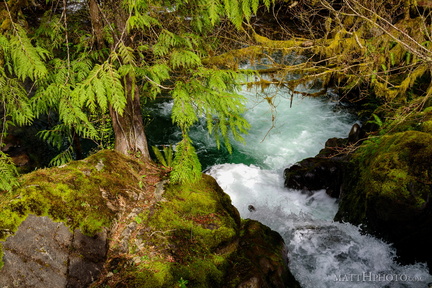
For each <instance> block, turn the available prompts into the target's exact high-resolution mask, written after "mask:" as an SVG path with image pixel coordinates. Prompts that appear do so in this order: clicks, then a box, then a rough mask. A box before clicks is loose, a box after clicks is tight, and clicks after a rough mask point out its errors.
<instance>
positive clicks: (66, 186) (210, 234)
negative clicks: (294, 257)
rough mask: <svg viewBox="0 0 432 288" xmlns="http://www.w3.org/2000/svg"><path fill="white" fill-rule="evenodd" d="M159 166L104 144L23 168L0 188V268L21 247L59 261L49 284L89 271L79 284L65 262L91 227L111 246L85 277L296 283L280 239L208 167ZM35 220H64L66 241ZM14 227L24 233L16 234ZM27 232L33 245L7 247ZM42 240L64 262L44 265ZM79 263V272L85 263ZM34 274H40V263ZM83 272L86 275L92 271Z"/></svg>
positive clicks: (117, 281) (145, 282)
mask: <svg viewBox="0 0 432 288" xmlns="http://www.w3.org/2000/svg"><path fill="white" fill-rule="evenodd" d="M165 174H166V173H165V171H164V169H163V168H159V167H156V166H155V165H153V164H151V163H146V164H144V163H140V162H137V161H135V160H132V159H129V158H127V157H125V156H122V155H119V154H118V153H116V152H114V151H102V152H99V153H97V154H95V155H93V156H91V157H89V158H87V159H85V160H82V161H75V162H71V163H70V164H68V165H65V166H62V167H57V168H51V169H43V170H38V171H35V172H33V173H30V174H28V175H25V176H23V177H22V179H21V186H20V188H18V189H16V190H14V191H12V192H9V193H2V194H0V208H1V210H0V237H1V241H6V242H2V243H3V244H4V245H0V247H1V246H3V247H4V248H5V249H6V250H5V252H7V253H4V255H3V254H2V258H3V261H4V263H6V264H5V267H4V269H6V268H7V267H6V266H7V265H10V264H11V263H18V262H16V261H15V262H13V261H9V260H10V259H11V257H15V256H14V255H19V257H21V258H22V259H24V260H23V261H29V262H32V261H33V262H35V264H34V267H36V268H31V269H34V270H35V271H37V270H38V269H39V268H37V267H40V268H41V267H45V268H46V267H47V266H51V267H53V266H56V267H57V266H61V269H57V270H58V271H60V270H61V271H64V272H62V273H57V274H55V275H56V276H57V275H60V274H61V275H60V276H61V277H59V279H60V280H58V281H60V282H61V283H63V284H59V283H60V282H59V283H57V284H59V285H54V286H56V287H65V286H68V287H86V286H88V285H89V282H88V281H87V282H85V283H87V284H85V285H84V284H83V283H84V282H82V281H81V280H80V279H76V278H74V277H75V274H76V273H75V274H74V275H69V274H70V273H72V272H73V271H76V270H74V269H70V268H71V267H69V265H72V264H74V265H75V266H80V265H81V266H83V265H84V264H83V262H82V261H79V257H78V258H77V257H75V256H76V255H83V257H82V258H83V259H84V258H86V257H84V256H85V255H87V254H88V253H87V252H86V251H81V250H80V251H75V250H76V249H77V248H76V247H81V248H79V249H84V250H85V249H86V248H85V247H84V246H85V245H81V246H80V245H78V244H79V243H77V241H75V240H77V239H78V238H77V237H81V238H82V237H84V238H85V237H89V239H88V241H90V242H91V239H92V237H93V236H94V237H96V238H97V239H98V240H97V241H96V242H98V243H99V242H100V241H99V240H100V239H102V238H103V239H105V240H104V241H105V242H104V243H99V244H101V246H102V247H108V249H107V251H103V253H101V255H103V257H105V260H103V259H102V260H103V261H102V264H101V265H100V266H98V267H99V268H97V269H93V270H92V272H91V273H92V275H91V277H93V280H92V281H94V280H96V281H94V282H93V284H92V287H152V288H155V287H179V285H180V284H183V285H186V286H185V287H237V286H239V285H243V284H244V285H246V284H247V283H248V282H247V281H251V279H258V280H259V283H261V284H260V285H261V286H259V287H297V286H289V285H290V284H287V283H288V282H287V281H288V280H291V281H292V283H296V282H295V280H294V278H293V277H292V275H291V274H290V273H289V271H288V270H287V263H286V251H285V250H284V249H285V248H284V247H285V246H284V243H283V240H282V239H281V238H280V236H279V235H278V234H277V233H276V232H273V231H271V230H270V229H269V228H267V227H265V226H264V225H261V224H259V223H255V222H254V223H253V224H251V223H252V222H251V223H249V222H243V221H241V219H240V216H239V214H238V211H237V210H236V209H235V207H234V206H232V204H231V200H230V198H229V196H228V195H227V194H225V193H224V192H223V191H222V189H221V188H220V187H219V186H218V184H217V183H216V181H215V180H214V179H213V178H212V177H210V176H207V175H203V176H202V179H201V180H200V181H198V182H197V183H194V184H189V185H171V184H169V183H168V181H167V180H164V179H165V178H166V177H165V176H166V175H165ZM29 215H32V216H31V217H29ZM38 216H41V217H38ZM25 219H30V220H31V221H33V222H31V223H51V224H49V225H51V226H49V225H48V224H46V225H45V224H28V223H29V221H30V220H29V221H27V220H26V222H24V224H25V223H27V225H22V223H23V221H24V220H25ZM52 220H54V221H56V222H52ZM59 223H60V224H59ZM246 223H249V224H246ZM32 225H33V226H34V225H41V226H46V227H48V226H49V227H55V228H52V230H57V229H60V228H56V227H64V228H61V229H60V230H61V231H63V232H62V234H61V235H66V236H64V237H63V236H61V237H62V239H63V238H65V239H66V238H67V239H69V240H67V241H63V242H61V243H62V244H61V245H62V246H64V247H61V249H60V248H59V249H57V248H56V247H57V246H58V245H60V244H59V243H60V242H58V239H56V238H59V237H60V236H59V235H60V234H58V233H57V232H55V233H54V234H53V235H55V236H52V235H51V234H52V233H48V232H46V233H45V232H40V231H39V230H38V231H39V232H38V233H36V234H35V233H27V232H32V231H31V230H34V229H33V228H32V227H31V226H32ZM18 228H19V229H18ZM17 229H18V231H21V232H23V233H21V232H20V234H19V233H18V232H17ZM47 229H50V228H47ZM65 229H66V230H69V231H70V232H71V233H66V232H65V231H64V230H65ZM41 231H44V230H41ZM76 231H82V232H83V233H84V234H86V235H87V236H86V235H82V234H77V232H76ZM99 231H105V232H104V233H105V234H104V235H106V236H104V237H100V236H97V235H100V232H99ZM33 232H34V231H33ZM98 233H99V234H98ZM18 234H19V235H20V236H19V237H16V236H17V235H18ZM12 235H13V237H9V236H12ZM26 235H27V236H26ZM35 235H36V236H35ZM77 235H78V236H77ZM79 235H82V236H79ZM26 237H27V238H34V239H27V240H29V241H30V242H31V241H33V242H34V243H35V248H34V249H22V250H20V251H22V252H19V253H18V252H17V251H18V250H16V249H15V248H13V249H12V248H11V247H17V245H16V242H13V241H14V239H26ZM36 238H37V239H36ZM53 238H54V239H53ZM81 238H80V239H81ZM84 238H82V239H84ZM96 238H95V239H96ZM74 239H75V240H74ZM50 241H51V242H50ZM78 242H79V241H78ZM0 244H1V242H0ZM36 244H38V245H36ZM39 244H40V245H39ZM56 245H57V246H56ZM18 246H19V243H18ZM32 247H33V246H32ZM38 247H39V248H38ZM253 247H259V249H258V250H256V248H253ZM46 248H49V251H57V250H58V251H60V250H61V251H62V252H61V253H63V254H61V257H58V259H63V260H62V261H61V263H57V264H55V265H54V264H52V263H51V264H49V265H47V263H46V262H44V260H43V259H44V258H43V257H35V255H39V254H40V253H46V251H47V249H46ZM11 249H12V250H14V251H12V250H11ZM87 249H88V247H87ZM250 249H255V250H250ZM0 251H2V250H1V249H0ZM250 251H256V253H252V254H251V253H250ZM93 252H94V251H92V253H93ZM32 253H33V254H32ZM53 253H54V252H52V253H51V252H50V255H51V256H52V255H54V254H53ZM59 253H60V252H59ZM86 253H87V254H86ZM29 254H30V255H29ZM44 255H45V254H44ZM59 255H60V254H59ZM92 255H94V254H92ZM3 256H4V257H3ZM35 259H38V260H37V261H36V260H35ZM41 259H42V260H41ZM54 259H55V257H54ZM65 259H66V260H65ZM257 263H261V264H259V265H257ZM262 263H263V264H262ZM38 265H39V266H38ZM85 265H87V264H85ZM98 265H99V264H98ZM239 265H241V271H247V272H248V273H232V272H233V271H236V269H237V270H239V269H238V267H240V266H239ZM83 267H85V266H83ZM45 268H43V269H42V268H41V269H39V270H40V271H42V270H44V269H45ZM243 269H245V270H243ZM45 270H47V269H45ZM45 270H44V271H45ZM8 271H14V270H8ZM15 271H16V270H15ZM80 271H84V272H82V273H84V274H85V269H81V270H80ZM89 271H90V269H89ZM95 271H96V272H97V273H96V272H95ZM32 273H33V272H32ZM32 273H30V274H32ZM68 273H69V274H68ZM89 273H90V272H89ZM9 274H10V273H9ZM30 274H29V273H27V274H25V273H23V274H22V275H21V276H17V277H21V278H22V279H21V278H20V280H19V281H20V282H19V283H21V286H22V287H26V285H27V284H28V283H27V282H26V281H29V280H26V279H28V277H29V275H30ZM33 274H34V275H33ZM33 274H32V275H33V276H34V277H37V275H36V274H37V273H33ZM4 275H5V274H2V273H0V283H2V284H3V285H9V283H8V281H9V280H8V279H9V278H8V279H6V276H4ZM46 275H54V274H46ZM88 276H89V275H84V276H83V277H87V279H91V277H88ZM2 277H3V278H2ZM14 277H15V276H14ZM15 278H16V277H15ZM96 278H97V279H96ZM10 279H12V278H10ZM72 280H73V281H74V282H73V283H72V282H71V281H72ZM1 281H3V282H1ZM74 283H75V284H74ZM77 283H80V284H77ZM242 283H243V284H242ZM245 283H246V284H245ZM274 283H276V284H274ZM51 284H53V280H52V279H51V282H46V281H45V280H43V279H42V280H40V281H39V282H38V284H37V285H36V286H34V287H44V286H47V285H48V286H50V285H51ZM10 285H12V284H10ZM80 285H81V286H80ZM266 285H267V286H266ZM27 286H28V285H27ZM51 286H52V285H51ZM54 286H53V287H54ZM244 287H253V286H244ZM256 287H257V286H256Z"/></svg>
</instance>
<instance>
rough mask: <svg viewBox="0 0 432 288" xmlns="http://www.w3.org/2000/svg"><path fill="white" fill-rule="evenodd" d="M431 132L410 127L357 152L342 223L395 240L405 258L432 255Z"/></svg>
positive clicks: (368, 143) (343, 198) (424, 258)
mask: <svg viewBox="0 0 432 288" xmlns="http://www.w3.org/2000/svg"><path fill="white" fill-rule="evenodd" d="M431 143H432V135H431V134H429V133H426V132H421V131H405V132H398V133H394V134H392V135H385V136H381V137H376V138H371V139H370V140H368V141H366V142H365V143H364V145H363V146H362V147H361V148H360V149H358V150H357V151H356V152H355V153H354V156H353V160H352V161H353V163H354V166H355V167H356V169H355V170H354V172H353V173H352V174H351V176H350V177H348V178H346V179H345V180H346V183H345V186H346V189H344V192H343V194H342V195H341V196H340V206H339V211H338V213H337V215H336V217H335V220H338V221H347V222H350V223H353V224H356V225H361V227H362V228H363V229H364V230H365V231H366V232H369V233H372V234H374V235H378V236H380V237H382V238H383V239H385V240H386V241H389V242H391V243H394V246H395V247H396V248H397V253H398V255H399V256H401V258H400V259H401V261H405V260H406V261H408V262H411V261H430V259H432V246H431V245H430V243H432V233H430V231H431V230H430V229H431V228H430V227H432V205H431V202H430V198H431V196H432V145H431ZM429 264H430V263H429Z"/></svg>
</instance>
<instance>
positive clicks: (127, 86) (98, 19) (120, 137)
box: [89, 0, 151, 161]
mask: <svg viewBox="0 0 432 288" xmlns="http://www.w3.org/2000/svg"><path fill="white" fill-rule="evenodd" d="M109 2H110V1H108V3H109ZM110 4H112V5H108V7H109V9H111V10H112V11H113V14H112V16H113V17H114V19H112V20H113V22H114V23H116V27H117V31H112V32H113V35H112V36H113V37H114V38H117V37H119V35H121V37H122V38H123V39H122V41H124V42H125V43H126V44H127V43H130V39H129V38H128V35H126V34H125V33H123V34H122V33H121V32H122V31H123V32H124V27H125V24H126V19H127V15H125V14H124V11H123V10H122V9H121V7H120V5H119V4H118V3H117V2H115V1H112V3H110ZM99 9H100V7H99V6H98V3H97V1H96V0H89V11H90V19H91V23H92V28H93V33H94V36H95V44H96V46H97V48H98V49H101V48H102V47H103V46H104V45H105V43H104V40H103V31H102V29H103V22H104V20H103V17H102V13H101V12H100V10H99ZM105 24H107V23H105ZM119 40H120V39H119ZM123 83H124V91H125V94H126V101H127V102H126V107H125V109H124V111H123V114H122V115H120V114H119V113H118V112H116V111H115V110H114V109H113V108H112V107H110V116H111V121H112V125H113V129H114V135H115V150H116V151H118V152H120V153H122V154H125V155H129V156H134V157H137V158H140V159H141V160H143V161H149V160H150V159H151V158H150V153H149V149H148V145H147V138H146V135H145V132H144V124H143V120H142V115H141V104H140V97H139V92H138V88H137V87H136V86H135V85H134V79H133V78H132V77H131V76H125V78H124V81H123Z"/></svg>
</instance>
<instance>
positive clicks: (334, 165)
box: [284, 158, 344, 198]
mask: <svg viewBox="0 0 432 288" xmlns="http://www.w3.org/2000/svg"><path fill="white" fill-rule="evenodd" d="M343 169H344V165H343V163H342V162H340V161H337V160H333V159H328V158H307V159H304V160H302V161H300V162H298V163H297V164H294V165H293V166H291V167H289V168H287V169H285V171H284V178H285V182H284V183H285V187H288V188H291V189H296V190H302V191H308V192H313V191H318V190H322V189H326V191H327V194H328V195H330V196H332V197H335V198H337V197H339V193H340V190H341V186H342V182H343V173H344V172H343Z"/></svg>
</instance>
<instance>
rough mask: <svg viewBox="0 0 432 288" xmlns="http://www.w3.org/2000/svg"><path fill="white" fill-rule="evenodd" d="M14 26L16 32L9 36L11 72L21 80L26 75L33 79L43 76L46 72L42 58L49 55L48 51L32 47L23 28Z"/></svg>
mask: <svg viewBox="0 0 432 288" xmlns="http://www.w3.org/2000/svg"><path fill="white" fill-rule="evenodd" d="M14 27H15V28H16V29H15V31H16V33H15V35H11V37H10V57H11V60H12V62H13V69H14V71H13V72H14V73H15V74H16V75H17V76H18V78H20V79H21V80H23V81H24V80H25V79H26V78H27V77H28V78H30V79H31V80H33V81H34V80H36V79H38V78H43V77H44V76H45V75H47V74H48V70H47V68H46V66H45V63H44V62H43V60H44V59H46V58H47V57H49V55H50V53H49V52H48V51H47V50H45V49H43V48H41V47H38V48H36V47H34V46H33V45H32V44H31V41H30V39H29V38H28V36H27V33H26V32H25V31H24V29H23V28H21V27H20V26H18V25H16V24H14Z"/></svg>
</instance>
